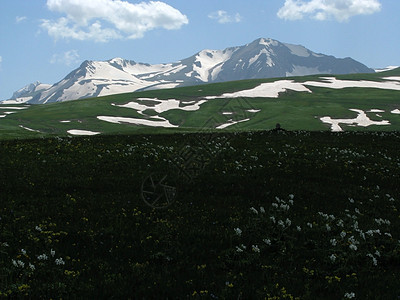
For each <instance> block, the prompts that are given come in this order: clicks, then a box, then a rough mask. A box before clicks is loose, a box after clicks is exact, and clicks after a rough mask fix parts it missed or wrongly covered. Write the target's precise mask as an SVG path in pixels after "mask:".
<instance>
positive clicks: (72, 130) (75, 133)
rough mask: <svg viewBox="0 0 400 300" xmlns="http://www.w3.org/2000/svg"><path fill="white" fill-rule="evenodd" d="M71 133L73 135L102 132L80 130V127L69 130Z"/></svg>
mask: <svg viewBox="0 0 400 300" xmlns="http://www.w3.org/2000/svg"><path fill="white" fill-rule="evenodd" d="M67 132H68V133H69V134H72V135H96V134H100V132H94V131H89V130H79V129H71V130H68V131H67Z"/></svg>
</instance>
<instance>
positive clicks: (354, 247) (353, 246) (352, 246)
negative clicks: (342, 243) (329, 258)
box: [349, 244, 357, 251]
mask: <svg viewBox="0 0 400 300" xmlns="http://www.w3.org/2000/svg"><path fill="white" fill-rule="evenodd" d="M349 248H350V249H351V250H354V251H357V246H356V245H354V244H350V245H349Z"/></svg>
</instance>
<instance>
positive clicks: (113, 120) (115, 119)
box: [97, 116, 179, 128]
mask: <svg viewBox="0 0 400 300" xmlns="http://www.w3.org/2000/svg"><path fill="white" fill-rule="evenodd" d="M153 118H155V117H153ZM158 118H159V119H161V121H153V120H146V119H136V118H126V117H108V116H98V117H97V119H99V120H101V121H106V122H110V123H115V124H123V123H128V124H136V125H146V126H151V127H165V128H173V127H179V126H177V125H172V124H171V123H170V122H169V121H168V120H167V119H165V118H162V117H158Z"/></svg>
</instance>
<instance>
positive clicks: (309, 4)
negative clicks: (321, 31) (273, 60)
mask: <svg viewBox="0 0 400 300" xmlns="http://www.w3.org/2000/svg"><path fill="white" fill-rule="evenodd" d="M380 9H381V3H380V2H379V0H309V1H304V0H286V1H285V4H284V6H283V7H282V8H281V9H280V10H279V11H278V13H277V15H278V17H279V18H281V19H285V20H291V21H293V20H300V19H303V18H304V17H311V18H313V19H316V20H320V21H324V20H327V19H330V18H334V19H336V20H337V21H339V22H344V21H348V20H349V19H350V18H351V17H353V16H357V15H369V14H373V13H376V12H378V11H380Z"/></svg>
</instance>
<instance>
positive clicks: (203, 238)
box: [0, 131, 400, 299]
mask: <svg viewBox="0 0 400 300" xmlns="http://www.w3.org/2000/svg"><path fill="white" fill-rule="evenodd" d="M399 148H400V133H399V132H379V133H378V132H368V133H367V132H345V133H329V132H285V131H258V132H243V133H218V134H217V133H212V132H209V133H197V134H189V133H187V134H170V135H168V134H163V135H131V136H128V135H120V136H96V137H91V138H67V137H64V138H51V139H36V140H8V141H2V142H0V179H1V180H0V199H1V206H0V218H1V219H0V295H1V296H2V297H7V296H8V297H12V298H17V297H24V296H29V297H32V298H47V299H48V298H53V299H54V298H75V297H77V298H132V299H142V298H146V299H148V298H164V299H165V298H177V299H182V298H195V299H196V298H207V299H210V298H211V299H252V298H253V299H264V298H266V299H352V298H353V299H397V298H398V297H399V296H400V212H399V209H400V204H399V201H400V198H399V195H400V179H399V178H400V176H399V175H400V174H399V173H400V172H399V169H400V155H399V153H398V149H399ZM165 175H166V176H167V177H165ZM149 176H152V178H153V179H154V180H156V179H157V178H158V179H159V178H164V181H163V183H164V184H166V185H168V186H169V187H171V190H172V192H171V190H170V193H168V195H169V196H168V197H169V198H168V201H169V202H170V203H168V201H167V202H165V203H164V202H163V199H160V200H159V201H158V202H155V201H151V199H150V200H149V198H148V197H147V196H148V195H147V196H144V197H142V191H143V190H144V189H146V187H145V186H146V178H147V179H148V178H150V177H149ZM160 192H161V194H162V193H163V190H162V189H161V190H160V187H158V188H157V189H156V191H155V193H156V194H157V193H160ZM144 200H146V201H147V202H148V203H150V204H152V206H153V207H151V206H149V205H148V204H146V202H145V201H144ZM164 200H165V199H164ZM167 204H169V205H168V206H167Z"/></svg>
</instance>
